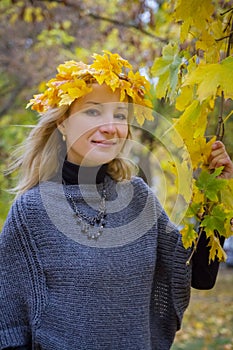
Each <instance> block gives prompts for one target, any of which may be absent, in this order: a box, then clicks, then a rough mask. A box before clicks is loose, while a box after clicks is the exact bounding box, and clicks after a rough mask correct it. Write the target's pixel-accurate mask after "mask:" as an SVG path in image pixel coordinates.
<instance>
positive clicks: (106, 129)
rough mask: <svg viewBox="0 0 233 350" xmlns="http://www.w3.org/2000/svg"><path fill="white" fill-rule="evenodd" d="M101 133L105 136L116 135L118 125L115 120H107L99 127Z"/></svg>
mask: <svg viewBox="0 0 233 350" xmlns="http://www.w3.org/2000/svg"><path fill="white" fill-rule="evenodd" d="M99 130H100V132H102V133H103V134H109V135H114V134H116V132H117V123H116V122H114V120H113V118H111V119H110V118H109V120H106V119H105V121H104V122H103V124H101V125H100V126H99Z"/></svg>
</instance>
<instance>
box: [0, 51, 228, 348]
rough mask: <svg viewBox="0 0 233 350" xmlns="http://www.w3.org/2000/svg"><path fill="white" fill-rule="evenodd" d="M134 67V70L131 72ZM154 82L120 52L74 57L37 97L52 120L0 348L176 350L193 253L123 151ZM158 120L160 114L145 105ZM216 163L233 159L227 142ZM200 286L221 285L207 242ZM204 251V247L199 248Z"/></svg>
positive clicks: (6, 276)
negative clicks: (76, 59)
mask: <svg viewBox="0 0 233 350" xmlns="http://www.w3.org/2000/svg"><path fill="white" fill-rule="evenodd" d="M126 69H128V70H129V72H128V73H127V72H126ZM148 91H149V84H148V82H147V81H146V80H145V78H143V77H141V76H140V74H139V73H136V74H134V73H133V72H132V70H131V66H130V65H129V63H128V62H127V61H125V60H123V59H122V58H121V57H120V56H119V55H117V54H111V53H109V52H105V53H104V55H103V56H99V55H95V56H94V62H93V64H92V65H85V64H83V63H80V62H79V63H76V62H74V61H71V62H66V63H65V64H64V65H61V66H59V68H58V74H57V75H56V77H55V78H54V79H51V80H50V81H49V83H48V89H47V90H46V91H45V93H44V94H41V95H37V96H35V97H34V99H33V100H32V101H31V102H30V105H31V106H32V109H34V110H37V111H39V112H40V113H41V119H40V121H39V123H38V125H37V126H36V127H35V128H34V130H33V131H32V133H31V134H30V135H29V137H28V139H27V141H26V147H25V151H24V153H23V155H22V157H21V158H20V159H19V160H18V162H17V163H16V164H15V167H21V169H22V177H21V179H20V181H19V184H18V186H17V191H18V194H19V195H18V197H17V199H16V200H15V202H14V204H13V205H12V208H11V210H10V213H9V215H8V218H7V220H6V223H5V226H4V228H3V232H2V234H1V241H0V251H1V255H0V259H1V260H0V263H1V300H0V310H1V311H0V321H1V323H0V324H1V326H0V327H1V328H0V348H1V349H6V348H8V349H9V348H10V349H21V350H22V349H42V350H76V349H78V350H84V349H85V350H87V349H88V350H98V349H101V350H103V349H108V350H109V349H113V350H126V349H127V350H131V349H132V350H136V349H140V350H151V349H156V350H158V349H161V350H166V349H169V348H170V347H171V344H172V342H173V339H174V336H175V332H176V331H177V330H178V329H179V328H180V325H181V321H182V316H183V313H184V311H185V309H186V307H187V305H188V302H189V293H190V283H191V282H190V281H191V270H190V269H191V267H190V266H187V265H186V261H187V259H188V256H189V251H187V250H185V249H184V248H183V246H182V244H181V239H180V235H179V232H178V231H177V229H176V228H175V227H174V226H173V225H172V224H171V223H170V222H169V219H168V217H167V216H166V214H165V212H164V210H163V209H162V208H161V206H160V204H159V202H158V200H157V199H156V197H155V196H154V194H153V193H152V191H151V190H150V188H149V187H148V186H147V185H146V184H145V183H144V182H143V180H141V179H139V178H138V177H132V176H131V175H132V172H131V170H132V169H131V165H130V164H129V163H127V161H126V160H125V159H124V151H125V148H127V143H128V142H129V140H130V139H131V132H130V126H129V124H130V121H131V119H132V113H133V110H132V107H131V106H132V105H131V102H132V103H133V104H137V105H140V106H142V107H149V106H150V103H149V102H148V100H147V99H146V94H147V93H148ZM145 117H146V118H148V119H150V115H149V114H147V113H145V114H141V115H140V116H139V117H138V118H139V122H140V123H141V122H143V118H145ZM213 147H214V149H213V151H212V154H211V159H210V162H211V164H210V166H211V167H212V166H213V167H216V166H219V165H222V164H224V165H225V168H224V171H223V176H225V177H227V176H228V175H229V176H230V175H231V174H232V172H233V171H232V169H233V166H232V163H231V161H230V160H229V158H228V156H227V154H226V151H225V149H224V146H223V145H222V143H219V142H218V143H216V144H215V145H214V146H213ZM200 244H202V246H201V247H202V248H201V249H200V251H199V249H198V251H197V253H196V255H195V257H194V260H193V266H192V270H193V277H192V281H193V282H192V283H193V285H194V286H195V287H196V288H207V289H208V288H212V286H213V284H214V283H215V279H216V274H217V270H218V263H213V264H212V265H208V262H207V260H205V259H207V256H208V251H207V248H205V247H206V242H201V243H200ZM200 252H201V254H200Z"/></svg>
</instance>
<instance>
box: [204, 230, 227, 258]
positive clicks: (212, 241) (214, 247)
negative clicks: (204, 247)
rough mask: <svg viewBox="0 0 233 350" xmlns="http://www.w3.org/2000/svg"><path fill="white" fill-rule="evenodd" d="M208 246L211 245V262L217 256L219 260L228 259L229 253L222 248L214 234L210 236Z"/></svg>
mask: <svg viewBox="0 0 233 350" xmlns="http://www.w3.org/2000/svg"><path fill="white" fill-rule="evenodd" d="M208 247H210V252H209V263H211V261H214V260H215V259H216V257H217V258H218V260H219V261H226V257H227V255H226V253H225V251H224V249H223V248H222V246H221V244H220V241H219V239H218V237H216V236H214V235H212V236H210V237H209V244H208Z"/></svg>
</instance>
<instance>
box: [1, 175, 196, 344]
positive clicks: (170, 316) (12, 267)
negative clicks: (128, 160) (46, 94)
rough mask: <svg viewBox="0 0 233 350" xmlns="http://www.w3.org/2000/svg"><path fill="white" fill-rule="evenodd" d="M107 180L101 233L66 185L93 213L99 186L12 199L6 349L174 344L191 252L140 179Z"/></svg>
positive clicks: (6, 245) (6, 257)
mask: <svg viewBox="0 0 233 350" xmlns="http://www.w3.org/2000/svg"><path fill="white" fill-rule="evenodd" d="M105 186H106V192H107V223H106V227H105V229H104V232H103V235H102V236H101V237H100V238H99V239H98V240H97V241H96V240H88V238H87V237H86V235H84V234H83V233H82V232H81V229H80V227H79V225H78V224H77V223H76V222H75V218H74V215H73V211H72V209H71V207H70V205H69V203H68V202H67V200H66V196H65V195H64V192H65V193H66V192H67V191H68V192H69V193H71V194H72V196H73V198H74V199H75V201H76V203H77V205H78V206H79V209H80V211H82V212H83V213H86V214H87V215H90V216H91V215H92V216H93V215H96V213H97V209H98V203H99V200H100V193H101V184H100V185H99V187H98V186H97V190H96V188H95V187H96V186H94V185H80V186H79V185H70V186H64V187H63V186H61V185H59V184H56V183H53V182H47V183H44V184H42V185H41V186H36V187H34V188H33V189H31V190H29V191H28V192H27V193H25V194H23V195H22V196H21V197H19V198H18V199H17V200H16V201H15V202H14V204H13V206H12V208H11V211H10V213H9V215H8V218H7V221H6V223H5V226H4V229H3V232H2V234H1V235H0V266H1V295H0V296H1V298H0V348H1V349H4V348H6V347H10V346H21V345H27V344H30V343H31V342H32V344H33V345H32V349H40V350H168V349H170V347H171V344H172V342H173V339H174V336H175V332H176V331H177V330H178V329H179V328H180V325H181V321H182V316H183V313H184V311H185V309H186V307H187V305H188V302H189V293H190V279H191V276H190V275H191V274H190V268H189V267H187V266H186V264H185V262H186V260H187V258H188V254H189V252H188V251H186V250H184V248H183V247H182V244H181V236H180V234H179V232H178V231H177V230H176V229H175V227H173V225H172V224H171V223H170V222H169V220H168V218H167V216H166V214H165V213H164V211H163V209H162V208H161V206H160V204H159V203H158V201H157V199H156V197H155V196H154V194H153V193H152V191H151V190H150V189H149V187H148V186H147V185H146V184H145V183H144V182H143V181H142V180H141V179H139V178H133V179H132V180H131V181H125V182H122V183H120V184H116V182H115V181H113V180H112V179H111V178H110V177H107V180H106V184H105ZM129 231H130V232H129ZM30 348H31V347H30Z"/></svg>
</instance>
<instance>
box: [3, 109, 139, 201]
mask: <svg viewBox="0 0 233 350" xmlns="http://www.w3.org/2000/svg"><path fill="white" fill-rule="evenodd" d="M130 105H131V104H129V110H131V107H130ZM129 114H132V111H130V113H129ZM68 115H69V107H67V106H61V107H59V108H54V109H50V110H49V111H47V112H45V113H43V114H41V116H40V119H39V121H38V123H37V125H36V126H35V127H34V128H33V130H32V131H31V132H30V134H29V136H28V137H27V138H26V140H25V141H24V142H23V144H22V145H21V146H20V147H19V148H18V149H17V150H16V152H14V153H13V157H14V158H15V160H14V161H13V162H12V164H11V165H10V167H9V169H8V173H11V172H13V171H15V170H17V169H19V171H20V172H19V178H18V184H17V185H16V187H15V188H13V189H12V191H11V192H13V193H16V194H17V195H19V194H21V193H24V192H25V191H27V190H29V189H30V188H32V187H34V186H36V185H38V184H39V183H40V182H44V181H49V180H51V179H53V178H54V177H55V175H56V174H57V172H58V171H59V169H61V168H62V164H63V161H64V158H65V153H66V146H65V143H64V141H62V135H61V133H60V132H59V130H58V128H57V125H58V124H59V123H61V122H62V121H63V120H64V119H65V118H67V117H68ZM127 138H128V139H131V132H130V127H129V132H128V136H127ZM134 172H135V167H133V165H132V163H131V162H129V161H128V160H127V159H125V157H124V150H122V152H121V155H119V157H117V158H116V159H113V160H112V161H111V162H110V163H109V164H108V168H107V173H108V174H109V175H110V176H111V177H112V178H113V179H114V180H116V181H122V180H125V179H130V178H131V176H132V174H133V173H134Z"/></svg>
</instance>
